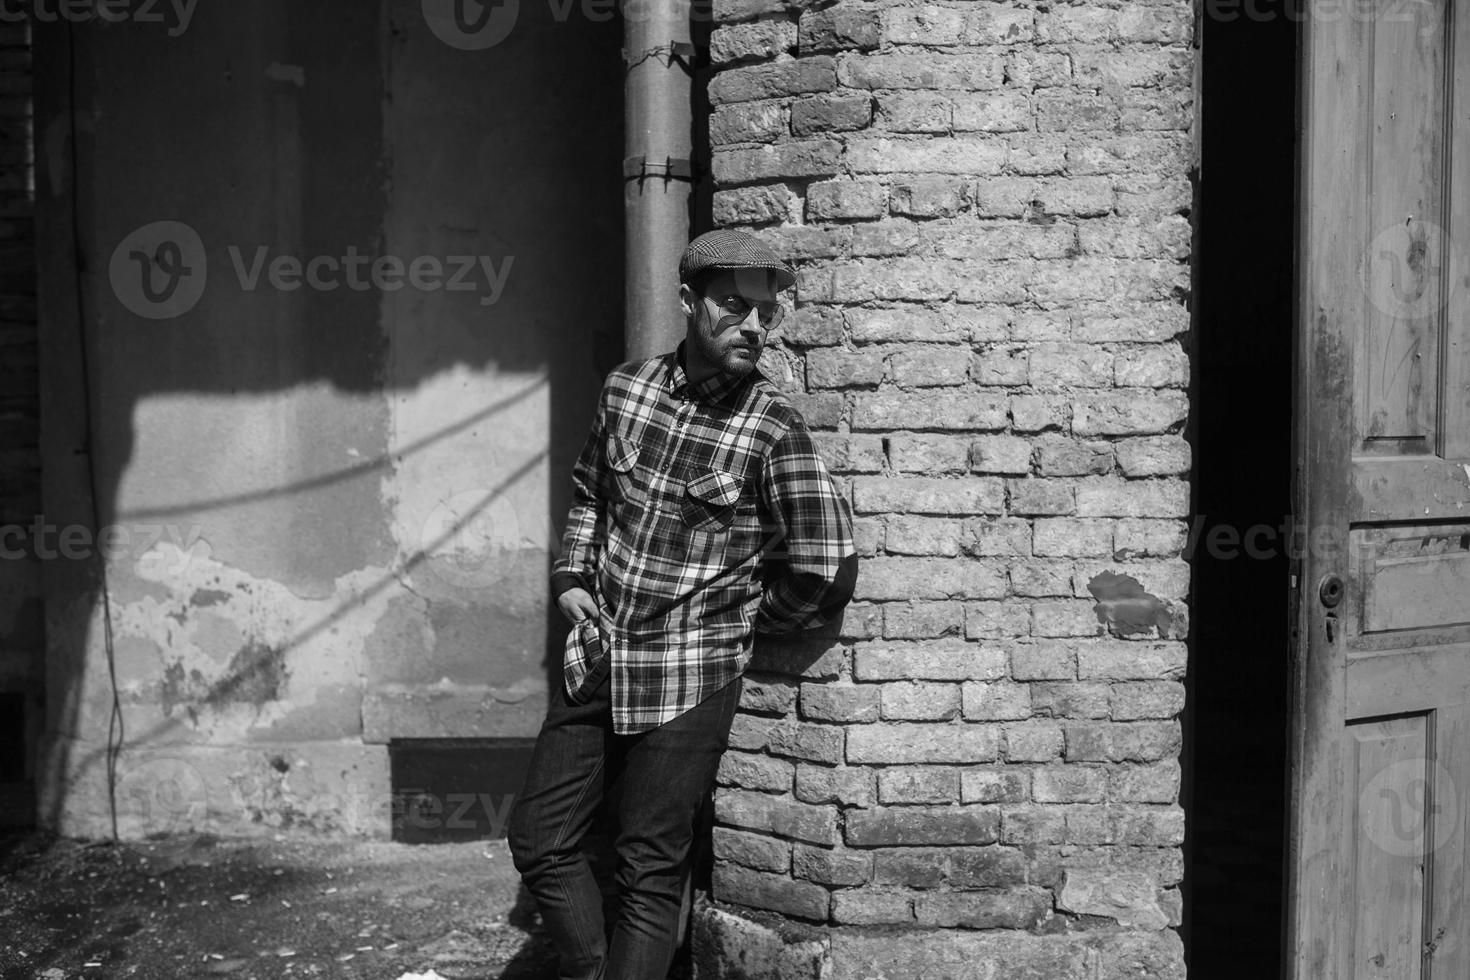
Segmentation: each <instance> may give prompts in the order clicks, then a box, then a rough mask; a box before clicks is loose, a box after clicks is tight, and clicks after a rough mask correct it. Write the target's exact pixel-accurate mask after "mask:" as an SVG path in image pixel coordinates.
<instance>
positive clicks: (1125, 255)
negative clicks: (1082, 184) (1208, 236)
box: [1077, 214, 1193, 261]
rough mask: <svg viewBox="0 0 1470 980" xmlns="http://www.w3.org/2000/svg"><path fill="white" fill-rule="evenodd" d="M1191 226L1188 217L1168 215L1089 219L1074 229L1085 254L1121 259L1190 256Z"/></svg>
mask: <svg viewBox="0 0 1470 980" xmlns="http://www.w3.org/2000/svg"><path fill="white" fill-rule="evenodd" d="M1192 234H1193V229H1192V228H1191V227H1190V224H1189V219H1188V218H1185V217H1184V216H1183V215H1178V214H1171V215H1165V216H1164V217H1162V218H1158V217H1154V216H1152V215H1150V216H1148V217H1146V218H1142V217H1138V216H1130V217H1123V218H1118V219H1112V220H1103V221H1088V222H1086V223H1084V224H1082V225H1081V226H1079V227H1078V229H1077V244H1078V246H1079V247H1081V249H1082V252H1083V253H1084V254H1088V255H1109V256H1113V257H1116V258H1122V259H1157V258H1170V259H1176V260H1181V261H1182V260H1184V259H1187V258H1189V251H1190V244H1191V243H1190V238H1191V236H1192Z"/></svg>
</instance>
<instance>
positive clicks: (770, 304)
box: [705, 293, 786, 330]
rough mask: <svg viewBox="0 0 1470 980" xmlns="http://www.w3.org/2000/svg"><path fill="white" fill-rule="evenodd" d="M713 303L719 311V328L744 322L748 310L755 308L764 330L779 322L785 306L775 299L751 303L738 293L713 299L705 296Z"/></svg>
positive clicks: (748, 312)
mask: <svg viewBox="0 0 1470 980" xmlns="http://www.w3.org/2000/svg"><path fill="white" fill-rule="evenodd" d="M705 298H706V299H708V300H710V301H711V302H712V303H714V304H715V306H716V308H718V309H719V311H720V319H719V325H718V326H719V329H720V330H726V329H728V328H730V327H733V326H736V325H737V324H741V323H744V322H745V318H746V317H748V316H750V311H751V310H752V309H753V310H755V314H756V318H757V319H759V320H760V324H761V327H762V328H763V329H766V330H775V329H776V327H777V326H778V325H779V324H780V323H781V318H782V317H783V316H785V315H786V308H785V307H784V306H782V305H781V304H780V303H779V302H777V301H776V300H759V301H757V302H754V303H752V302H751V301H750V300H748V299H746V298H745V297H744V296H741V295H739V294H738V293H731V294H730V295H729V296H722V297H720V298H719V299H715V298H714V297H712V296H707V297H705Z"/></svg>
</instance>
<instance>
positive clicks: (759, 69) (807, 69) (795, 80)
mask: <svg viewBox="0 0 1470 980" xmlns="http://www.w3.org/2000/svg"><path fill="white" fill-rule="evenodd" d="M836 87H837V70H836V66H835V64H834V63H833V61H832V59H831V58H828V57H814V58H797V59H793V60H791V61H777V62H771V63H769V64H762V65H750V66H748V67H742V68H728V69H726V70H724V71H722V72H718V73H716V74H715V76H714V77H713V78H711V79H710V83H709V99H710V102H711V104H713V105H717V106H718V105H722V104H725V103H729V102H749V101H751V100H754V99H771V98H778V97H780V96H783V95H797V94H800V93H803V92H830V91H832V90H833V89H834V88H836Z"/></svg>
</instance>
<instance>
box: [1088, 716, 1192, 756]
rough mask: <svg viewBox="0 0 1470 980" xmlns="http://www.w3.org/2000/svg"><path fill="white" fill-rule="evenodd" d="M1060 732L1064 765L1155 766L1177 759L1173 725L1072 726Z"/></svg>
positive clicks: (1176, 729)
mask: <svg viewBox="0 0 1470 980" xmlns="http://www.w3.org/2000/svg"><path fill="white" fill-rule="evenodd" d="M1063 731H1064V734H1065V737H1066V758H1067V761H1068V762H1157V761H1158V760H1160V759H1166V758H1174V757H1177V756H1178V755H1179V747H1180V734H1179V724H1178V722H1174V721H1135V722H1076V723H1073V724H1069V725H1066V726H1065V727H1064V729H1063Z"/></svg>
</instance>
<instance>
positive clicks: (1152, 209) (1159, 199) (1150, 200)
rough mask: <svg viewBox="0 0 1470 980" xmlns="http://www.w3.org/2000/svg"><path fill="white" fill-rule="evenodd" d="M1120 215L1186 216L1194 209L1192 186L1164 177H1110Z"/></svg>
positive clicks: (1123, 175) (1153, 175) (1184, 179)
mask: <svg viewBox="0 0 1470 980" xmlns="http://www.w3.org/2000/svg"><path fill="white" fill-rule="evenodd" d="M1113 185H1114V187H1115V188H1116V190H1117V211H1118V214H1120V215H1144V216H1148V217H1153V216H1156V215H1159V214H1177V215H1187V214H1189V213H1190V212H1191V211H1193V210H1194V193H1195V192H1194V185H1193V184H1191V183H1190V182H1189V179H1188V178H1187V177H1183V176H1179V177H1175V176H1170V175H1168V174H1118V175H1117V176H1116V177H1114V178H1113Z"/></svg>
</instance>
